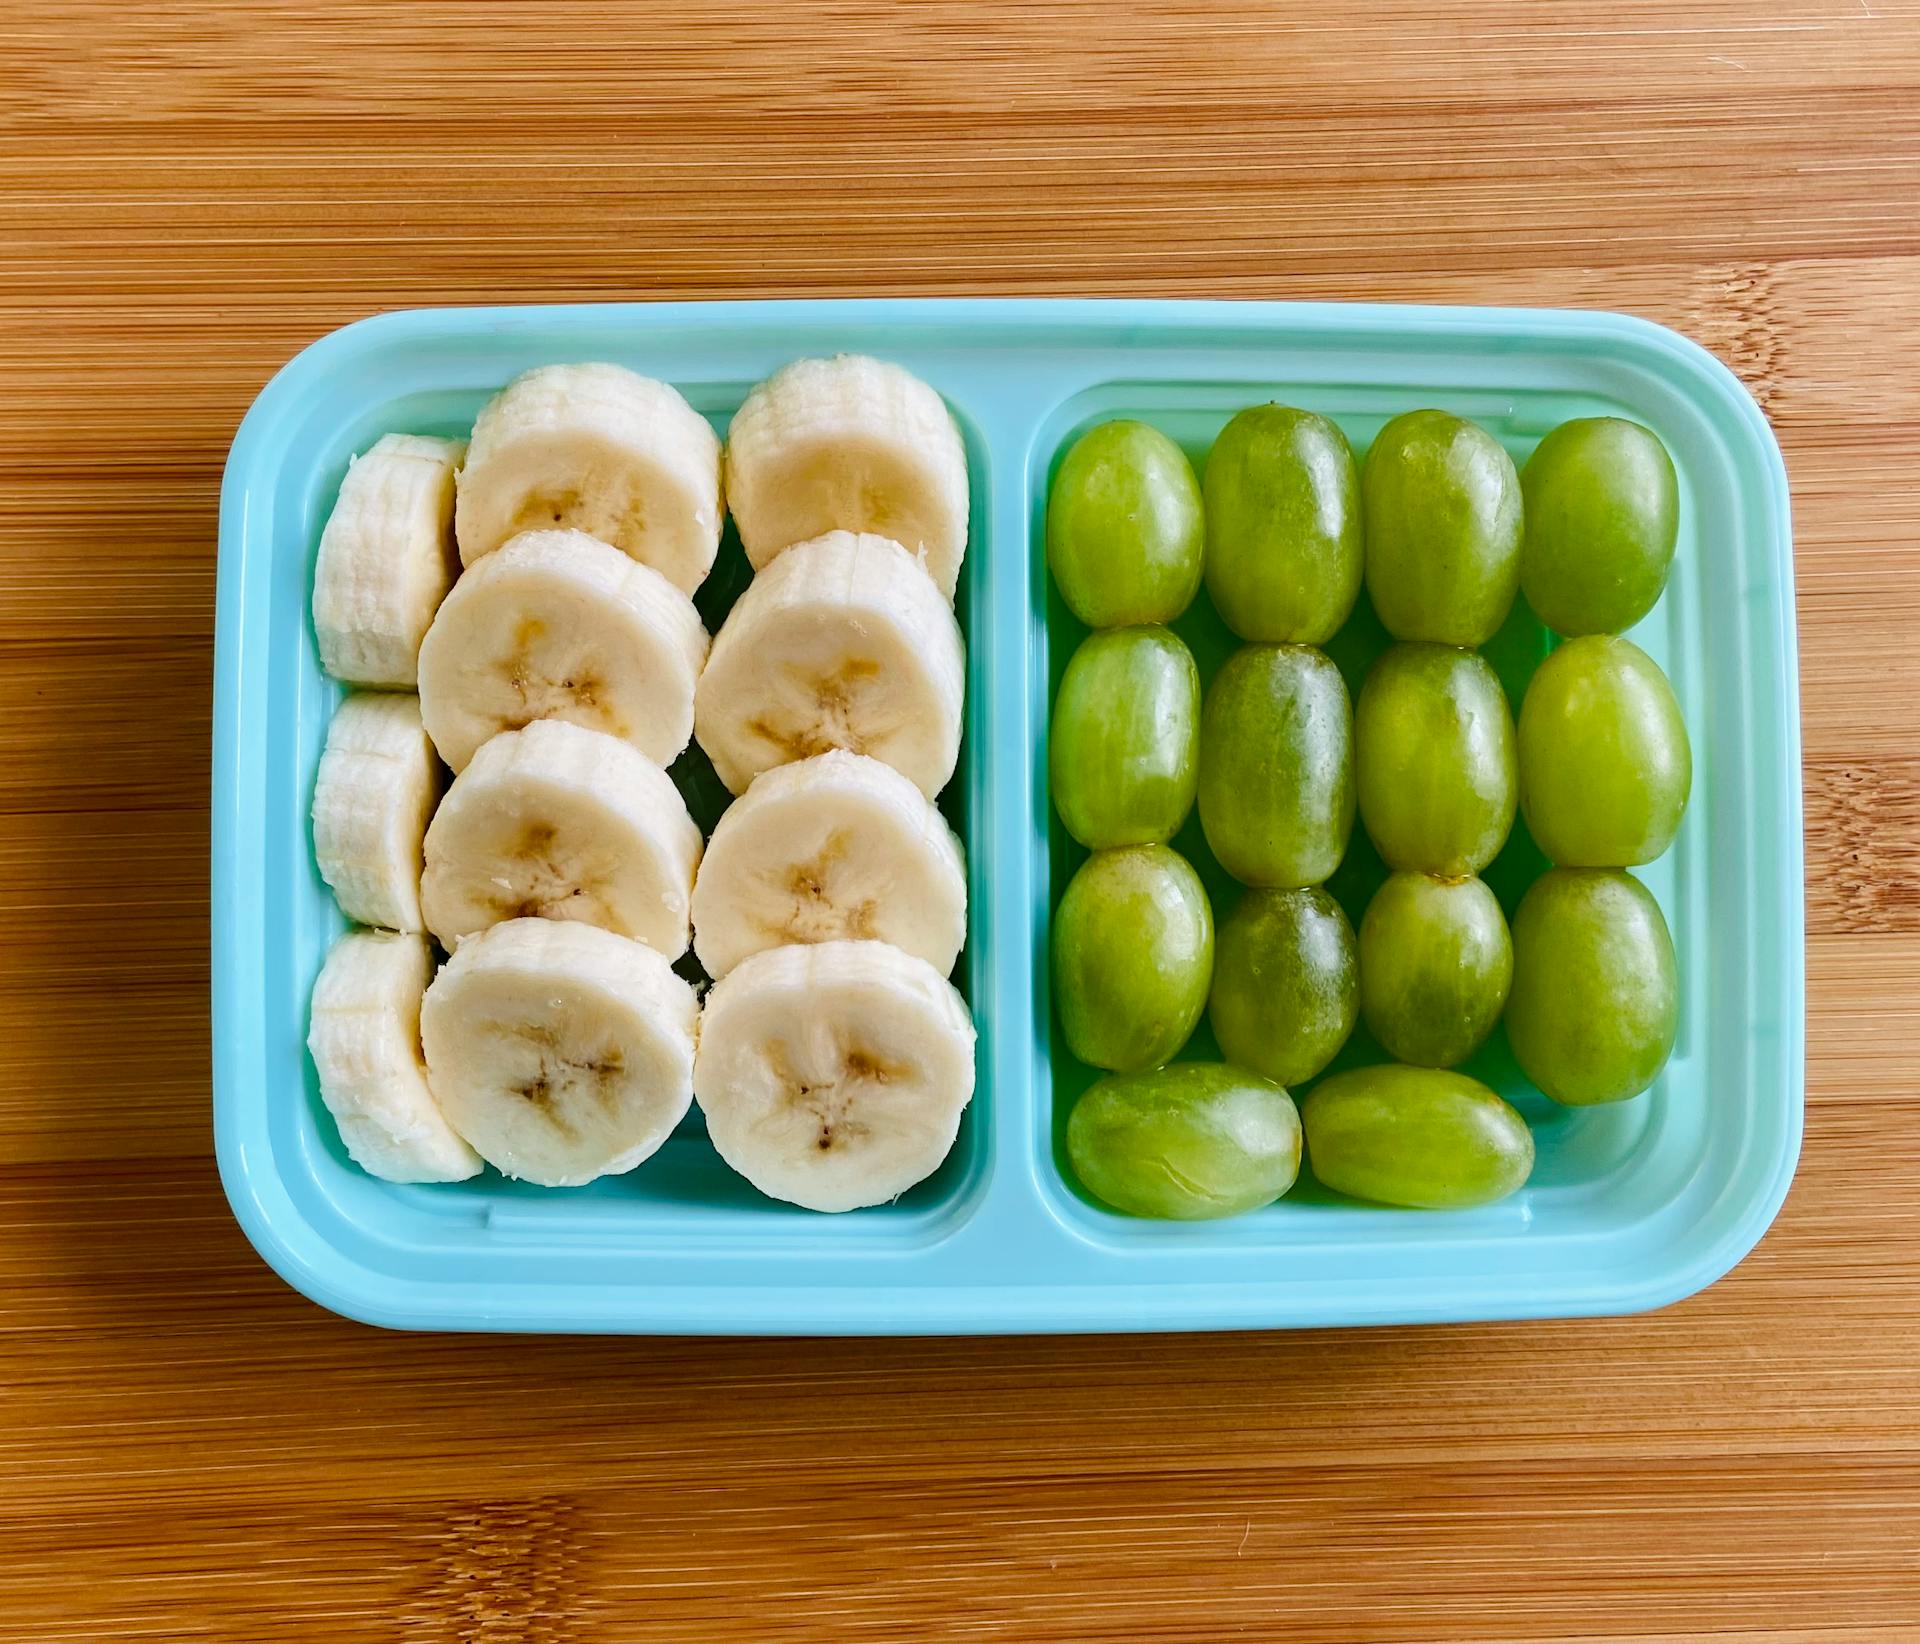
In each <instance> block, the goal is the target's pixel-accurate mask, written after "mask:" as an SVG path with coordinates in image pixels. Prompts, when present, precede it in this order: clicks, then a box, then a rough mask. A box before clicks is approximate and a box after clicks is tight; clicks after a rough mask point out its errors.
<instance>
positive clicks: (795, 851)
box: [693, 749, 967, 978]
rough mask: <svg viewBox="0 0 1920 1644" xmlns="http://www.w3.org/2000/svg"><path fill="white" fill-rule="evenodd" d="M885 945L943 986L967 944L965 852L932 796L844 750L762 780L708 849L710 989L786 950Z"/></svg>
mask: <svg viewBox="0 0 1920 1644" xmlns="http://www.w3.org/2000/svg"><path fill="white" fill-rule="evenodd" d="M842 939H847V940H877V941H881V942H891V943H892V944H893V945H894V946H895V947H897V948H900V949H901V950H903V951H904V952H907V953H910V954H912V955H913V956H914V957H915V958H918V959H924V960H926V962H927V963H928V964H930V965H932V966H933V968H934V969H935V970H937V971H938V972H939V973H940V974H941V975H942V976H945V975H946V974H947V973H948V972H950V971H951V970H952V969H953V962H954V960H955V959H956V958H957V957H958V956H959V953H960V949H961V946H962V944H964V943H965V941H966V939H967V870H966V862H965V859H964V857H963V856H962V855H961V852H960V842H959V840H957V839H956V838H954V836H953V830H952V829H951V828H949V827H948V826H947V824H946V822H945V820H944V819H943V818H942V817H941V815H940V813H939V812H938V811H937V810H935V809H934V808H933V805H932V804H931V803H930V802H929V801H928V799H927V797H926V795H925V794H923V793H921V791H920V790H919V789H918V788H916V787H915V786H914V785H913V784H912V783H911V782H909V781H908V780H907V779H906V778H905V777H904V776H902V775H901V774H900V773H899V772H898V771H896V770H894V769H893V768H892V767H891V766H889V765H883V764H881V763H880V761H879V760H877V759H869V758H867V757H866V756H865V755H864V754H854V753H846V752H844V751H842V750H839V749H835V750H834V751H832V752H830V753H823V754H815V755H814V756H813V758H811V759H803V760H801V761H800V762H799V763H798V764H794V765H781V766H779V767H778V768H776V769H774V770H771V771H768V772H766V773H765V774H764V775H762V776H758V777H755V778H754V780H753V784H752V786H750V787H749V788H748V789H747V791H746V792H745V793H744V794H742V795H741V796H740V798H739V800H738V801H737V802H736V803H735V804H734V805H732V806H731V807H729V808H728V810H727V812H726V814H725V815H724V816H722V817H721V818H720V825H719V826H718V827H717V828H715V829H714V831H713V837H712V838H711V839H710V840H708V841H707V850H706V854H705V855H704V856H703V857H701V859H700V873H699V876H698V877H697V878H696V879H695V880H694V885H693V951H694V952H695V954H697V955H698V956H699V959H700V964H701V966H702V967H703V968H704V969H705V971H706V973H707V974H708V975H709V976H712V977H716V978H717V977H721V976H725V975H726V974H727V972H728V971H730V970H732V969H733V968H734V966H735V965H737V964H739V963H740V962H741V960H743V959H746V958H748V957H749V956H750V955H752V954H756V953H759V952H760V951H762V950H763V949H765V948H771V947H778V946H780V945H781V944H783V943H788V942H803V943H806V942H833V941H839V940H842Z"/></svg>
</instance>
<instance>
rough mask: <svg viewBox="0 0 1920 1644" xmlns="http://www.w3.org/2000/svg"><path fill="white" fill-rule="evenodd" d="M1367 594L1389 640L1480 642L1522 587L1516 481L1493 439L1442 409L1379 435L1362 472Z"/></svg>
mask: <svg viewBox="0 0 1920 1644" xmlns="http://www.w3.org/2000/svg"><path fill="white" fill-rule="evenodd" d="M1360 489H1361V495H1362V498H1363V510H1362V511H1363V513H1364V515H1365V518H1366V539H1367V548H1366V566H1367V592H1368V593H1369V594H1371V595H1372V596H1373V608H1374V610H1375V611H1377V612H1378V613H1379V616H1380V621H1381V622H1382V624H1384V625H1385V627H1386V630H1387V632H1388V633H1390V634H1392V635H1393V637H1394V638H1395V639H1425V640H1432V641H1434V642H1435V643H1437V644H1441V645H1484V644H1485V643H1486V642H1487V641H1488V640H1489V639H1491V638H1492V637H1493V636H1494V634H1495V632H1496V631H1497V630H1498V629H1499V627H1500V624H1501V623H1502V622H1504V621H1505V620H1506V617H1507V610H1508V608H1509V607H1510V606H1511V605H1512V604H1513V596H1514V594H1515V593H1516V592H1517V591H1518V590H1519V587H1520V533H1521V504H1520V476H1519V475H1518V474H1516V473H1515V472H1514V469H1513V459H1512V458H1511V457H1509V456H1508V455H1507V453H1506V451H1505V449H1504V448H1503V447H1502V446H1501V444H1500V442H1499V441H1498V440H1496V439H1495V438H1494V437H1493V436H1492V435H1491V434H1489V433H1488V432H1487V431H1486V430H1485V429H1484V428H1482V427H1480V426H1479V425H1478V424H1476V423H1471V422H1467V421H1466V420H1464V419H1463V418H1460V417H1455V416H1450V415H1449V414H1448V413H1447V412H1445V411H1408V412H1406V413H1404V414H1403V415H1401V416H1398V417H1395V418H1394V419H1393V421H1391V422H1390V423H1388V424H1387V425H1386V427H1384V428H1382V429H1381V430H1380V433H1379V435H1378V436H1377V437H1376V438H1375V440H1374V442H1373V446H1372V448H1371V449H1370V450H1369V451H1368V452H1367V460H1366V463H1365V465H1364V466H1363V468H1362V469H1361V474H1360Z"/></svg>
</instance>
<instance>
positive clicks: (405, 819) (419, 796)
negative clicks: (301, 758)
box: [313, 691, 440, 931]
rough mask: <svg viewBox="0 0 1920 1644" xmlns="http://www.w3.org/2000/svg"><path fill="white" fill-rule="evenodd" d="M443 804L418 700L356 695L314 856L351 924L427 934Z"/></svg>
mask: <svg viewBox="0 0 1920 1644" xmlns="http://www.w3.org/2000/svg"><path fill="white" fill-rule="evenodd" d="M439 797H440V765H439V762H438V761H437V760H436V759H435V758H434V757H433V745H432V744H431V743H430V742H428V741H427V733H426V732H425V730H423V729H422V728H421V724H420V699H419V698H418V697H416V696H412V695H405V694H402V693H400V692H395V691H356V692H355V693H354V694H353V695H352V696H350V697H348V698H347V699H346V701H344V702H342V703H341V704H340V706H339V708H338V709H337V710H336V711H335V713H334V716H333V723H332V724H330V725H329V726H328V727H327V746H326V749H325V751H324V752H322V754H321V755H320V772H319V775H318V776H317V777H316V778H315V780H314V784H313V855H314V860H315V861H316V862H318V864H319V866H320V877H321V878H322V879H324V880H326V882H327V883H328V884H329V885H330V886H332V888H333V896H334V900H335V901H337V902H338V903H339V904H340V911H341V912H342V913H344V914H345V915H346V916H347V917H348V918H349V919H352V920H354V921H356V922H357V923H359V924H362V925H379V926H383V927H384V928H386V929H387V930H408V931H417V930H420V929H423V928H424V927H423V925H422V922H421V917H420V873H421V862H422V842H423V840H424V838H425V836H426V831H427V818H428V817H430V816H431V815H432V814H433V807H434V803H435V801H436V800H438V799H439Z"/></svg>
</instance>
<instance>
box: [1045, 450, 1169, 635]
mask: <svg viewBox="0 0 1920 1644" xmlns="http://www.w3.org/2000/svg"><path fill="white" fill-rule="evenodd" d="M1205 542H1206V533H1205V527H1204V525H1203V524H1202V520H1201V510H1200V482H1199V481H1198V480H1196V479H1195V478H1194V476H1193V464H1191V463H1190V462H1188V461H1187V458H1186V453H1185V452H1183V451H1182V450H1181V449H1180V447H1179V446H1177V445H1175V444H1174V443H1173V441H1172V440H1170V439H1168V438H1167V436H1166V435H1165V434H1163V433H1161V432H1160V430H1159V429H1157V428H1152V427H1149V426H1148V425H1147V424H1146V423H1144V422H1130V421H1126V420H1121V421H1117V422H1103V423H1101V424H1100V426H1099V427H1098V428H1092V429H1089V430H1088V431H1087V432H1086V433H1085V434H1082V435H1081V436H1080V438H1079V439H1078V440H1076V441H1075V442H1074V444H1073V447H1072V449H1071V450H1069V451H1068V452H1067V454H1066V456H1065V457H1063V458H1062V459H1061V461H1060V467H1059V470H1058V472H1057V473H1055V475H1054V477H1053V489H1052V490H1051V491H1050V492H1049V493H1048V495H1047V568H1048V569H1049V570H1050V571H1052V572H1053V580H1054V581H1055V582H1056V583H1057V584H1058V585H1059V588H1060V597H1061V598H1062V599H1064V600H1065V601H1066V602H1067V608H1068V609H1069V610H1070V611H1072V612H1073V614H1074V615H1075V616H1077V617H1078V618H1079V619H1080V620H1081V621H1082V622H1084V623H1086V625H1087V626H1088V627H1089V628H1121V627H1129V626H1133V625H1135V624H1139V623H1154V622H1171V621H1172V620H1173V619H1174V618H1175V617H1177V616H1178V615H1179V614H1180V613H1181V612H1182V611H1184V610H1185V609H1186V608H1187V607H1188V606H1189V605H1191V604H1192V603H1193V596H1194V595H1195V594H1196V593H1198V592H1199V591H1200V565H1201V558H1202V555H1203V553H1204V550H1205Z"/></svg>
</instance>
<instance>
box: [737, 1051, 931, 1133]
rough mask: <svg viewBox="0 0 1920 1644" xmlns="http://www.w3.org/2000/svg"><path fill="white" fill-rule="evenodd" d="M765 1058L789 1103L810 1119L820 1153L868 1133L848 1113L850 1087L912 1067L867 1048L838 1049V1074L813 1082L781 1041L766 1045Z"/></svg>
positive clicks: (894, 1075)
mask: <svg viewBox="0 0 1920 1644" xmlns="http://www.w3.org/2000/svg"><path fill="white" fill-rule="evenodd" d="M767 1062H768V1065H769V1067H770V1068H771V1070H772V1072H773V1076H774V1078H775V1079H776V1080H777V1081H778V1082H779V1083H780V1084H782V1085H785V1086H787V1087H788V1090H789V1092H790V1094H789V1096H788V1098H787V1099H788V1102H789V1103H790V1105H791V1106H793V1107H795V1108H798V1109H800V1110H801V1111H803V1112H806V1113H808V1114H809V1115H810V1116H811V1118H812V1119H813V1122H814V1125H815V1127H816V1131H817V1134H816V1136H815V1139H814V1146H815V1147H816V1148H818V1149H819V1150H820V1151H821V1152H822V1153H831V1152H832V1151H833V1149H834V1148H835V1147H836V1146H839V1145H842V1144H847V1143H853V1142H859V1141H864V1140H865V1139H866V1137H867V1136H868V1135H869V1133H870V1127H869V1126H867V1125H864V1124H862V1123H861V1122H860V1121H859V1120H857V1119H853V1118H850V1117H848V1114H847V1109H848V1108H849V1106H851V1098H852V1087H854V1086H858V1085H884V1084H889V1083H891V1082H892V1081H893V1080H895V1079H899V1078H904V1077H905V1076H906V1075H907V1074H909V1073H910V1072H911V1071H912V1069H911V1068H909V1067H908V1066H907V1065H906V1064H904V1063H900V1062H888V1061H885V1060H883V1059H882V1058H881V1057H878V1056H876V1055H874V1054H873V1053H872V1052H871V1051H866V1050H857V1049H848V1050H844V1051H842V1052H841V1053H840V1072H839V1075H838V1076H837V1077H836V1078H832V1079H825V1080H821V1081H819V1082H818V1083H815V1082H811V1081H809V1080H806V1079H803V1078H801V1077H800V1075H799V1073H798V1072H797V1071H796V1070H795V1068H794V1066H793V1061H792V1058H791V1057H790V1056H789V1055H788V1053H787V1047H786V1046H785V1045H784V1044H775V1045H773V1046H771V1047H769V1049H768V1051H767Z"/></svg>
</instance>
